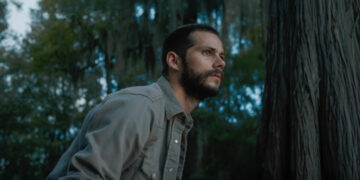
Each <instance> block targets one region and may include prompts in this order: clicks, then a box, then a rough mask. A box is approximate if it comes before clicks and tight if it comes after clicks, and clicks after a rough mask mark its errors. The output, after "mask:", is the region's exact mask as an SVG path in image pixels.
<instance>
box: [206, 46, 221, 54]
mask: <svg viewBox="0 0 360 180" xmlns="http://www.w3.org/2000/svg"><path fill="white" fill-rule="evenodd" d="M200 48H206V49H210V50H211V51H214V52H217V50H216V49H215V48H213V47H211V46H201V47H200ZM220 55H225V53H224V52H220Z"/></svg>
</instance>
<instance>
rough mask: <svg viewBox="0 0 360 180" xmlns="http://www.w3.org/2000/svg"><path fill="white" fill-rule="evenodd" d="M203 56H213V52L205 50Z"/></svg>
mask: <svg viewBox="0 0 360 180" xmlns="http://www.w3.org/2000/svg"><path fill="white" fill-rule="evenodd" d="M203 54H204V55H210V54H211V51H210V50H204V51H203Z"/></svg>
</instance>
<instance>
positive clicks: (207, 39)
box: [190, 31, 222, 51]
mask: <svg viewBox="0 0 360 180" xmlns="http://www.w3.org/2000/svg"><path fill="white" fill-rule="evenodd" d="M190 38H191V40H192V41H193V45H194V46H199V47H203V48H213V49H216V50H218V51H222V41H221V40H220V38H219V36H218V35H217V34H215V33H212V32H208V31H194V32H192V33H191V34H190Z"/></svg>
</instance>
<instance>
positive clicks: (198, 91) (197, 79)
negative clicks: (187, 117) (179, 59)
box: [180, 60, 223, 101]
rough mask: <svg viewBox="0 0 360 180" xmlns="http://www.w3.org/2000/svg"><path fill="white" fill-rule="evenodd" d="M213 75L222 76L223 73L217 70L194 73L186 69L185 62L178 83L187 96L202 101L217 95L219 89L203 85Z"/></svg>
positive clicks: (190, 69)
mask: <svg viewBox="0 0 360 180" xmlns="http://www.w3.org/2000/svg"><path fill="white" fill-rule="evenodd" d="M214 73H219V74H221V75H222V76H223V72H222V71H221V70H218V69H215V70H210V71H205V72H201V73H196V72H195V71H194V70H193V69H192V68H189V67H188V64H187V62H186V60H185V62H184V70H183V72H182V75H181V79H180V83H181V85H182V86H183V87H184V90H185V93H186V94H187V95H188V96H190V97H193V98H195V99H197V100H199V101H202V100H204V99H205V98H208V97H213V96H216V95H217V94H218V93H219V88H216V87H211V86H209V85H207V84H205V81H206V79H207V78H208V77H209V76H210V75H212V74H214ZM219 87H220V86H219Z"/></svg>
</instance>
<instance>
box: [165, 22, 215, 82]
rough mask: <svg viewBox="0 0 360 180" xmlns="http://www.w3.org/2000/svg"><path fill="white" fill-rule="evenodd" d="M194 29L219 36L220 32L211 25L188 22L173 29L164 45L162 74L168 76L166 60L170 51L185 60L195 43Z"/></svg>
mask: <svg viewBox="0 0 360 180" xmlns="http://www.w3.org/2000/svg"><path fill="white" fill-rule="evenodd" d="M194 31H206V32H210V33H214V34H215V35H217V36H219V33H218V32H217V31H216V30H215V29H214V28H213V27H211V26H209V25H205V24H188V25H184V26H180V27H179V28H177V29H175V30H174V31H172V32H171V33H170V34H169V35H168V36H167V37H166V38H165V41H164V43H163V47H162V55H161V62H162V65H163V70H162V75H163V76H166V75H168V72H169V65H168V64H167V62H166V57H167V54H168V52H170V51H174V52H175V53H176V54H177V55H179V56H180V58H181V59H182V60H183V61H185V56H186V51H187V49H189V48H190V47H191V46H193V45H194V42H193V40H192V39H191V38H190V34H191V33H192V32H194Z"/></svg>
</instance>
